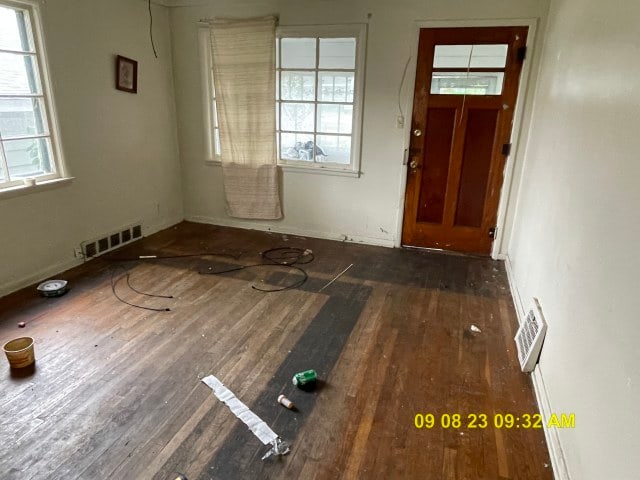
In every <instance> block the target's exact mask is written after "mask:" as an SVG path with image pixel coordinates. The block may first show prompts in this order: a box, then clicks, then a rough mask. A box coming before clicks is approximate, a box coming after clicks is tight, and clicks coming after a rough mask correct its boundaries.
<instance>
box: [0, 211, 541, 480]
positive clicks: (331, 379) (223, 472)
mask: <svg viewBox="0 0 640 480" xmlns="http://www.w3.org/2000/svg"><path fill="white" fill-rule="evenodd" d="M277 246H296V247H302V248H309V249H312V250H313V252H314V254H315V257H316V258H315V261H314V262H313V263H311V264H309V265H306V266H305V269H306V270H307V272H308V274H309V277H310V278H309V280H308V282H307V283H305V284H304V285H303V286H302V287H301V288H299V289H294V290H288V291H284V292H278V293H263V292H259V291H256V290H254V289H252V288H251V287H252V285H258V286H263V287H264V286H270V285H286V284H287V283H290V282H292V281H295V280H296V279H297V278H299V273H298V272H290V271H287V270H285V269H283V268H281V267H274V268H264V269H262V268H257V269H247V270H243V271H240V272H235V273H230V274H226V275H224V276H215V275H200V274H199V273H198V272H199V271H201V270H206V269H207V268H209V267H213V268H214V269H220V268H224V267H229V266H233V265H238V264H251V263H257V262H260V255H259V252H261V251H264V250H266V249H268V248H271V247H277ZM202 251H218V252H220V251H225V252H227V253H237V252H243V255H242V256H241V257H240V258H239V259H238V260H234V259H232V258H225V257H217V258H211V257H192V258H177V259H163V260H154V261H146V262H125V263H119V264H118V265H122V266H123V267H124V268H126V269H128V271H129V272H130V274H131V276H130V280H131V285H133V286H134V287H135V288H136V289H138V290H142V291H145V292H153V293H158V294H162V295H173V296H174V297H175V298H172V299H163V298H148V297H144V296H142V295H139V294H137V293H135V292H133V291H131V290H129V289H128V288H127V287H126V283H125V282H124V280H123V281H121V282H120V283H119V284H118V292H119V293H120V294H121V296H122V297H124V298H125V299H127V300H128V301H131V302H134V303H139V304H142V305H146V306H150V307H158V308H164V307H168V308H171V311H169V312H151V311H145V310H140V309H136V308H132V307H129V306H127V305H125V304H123V303H120V302H118V301H117V300H116V299H115V298H114V296H113V294H112V291H111V275H112V270H113V268H114V267H113V266H114V263H112V262H108V261H105V260H103V259H100V258H99V259H95V260H92V261H90V262H87V263H85V264H84V265H83V266H81V267H78V268H76V269H73V270H71V271H69V272H66V273H64V274H61V275H60V277H61V278H65V279H67V280H69V281H70V285H71V290H70V292H69V293H68V294H66V295H65V296H63V297H61V298H55V299H45V298H40V297H38V296H36V295H35V290H34V289H33V288H29V289H25V290H23V291H20V292H17V293H15V294H13V295H10V296H8V297H5V298H3V299H0V341H2V343H3V344H4V343H5V342H6V341H8V340H9V339H11V338H14V337H17V336H22V335H30V336H32V337H34V338H35V342H36V357H37V367H36V370H35V372H33V373H32V374H31V375H26V376H17V375H15V374H12V373H10V369H9V367H8V364H7V363H6V362H4V361H3V363H2V365H0V478H2V479H5V480H8V479H20V480H26V479H58V478H59V479H65V480H69V479H75V478H82V479H110V478H118V479H151V478H153V479H159V480H164V479H170V480H171V479H174V478H175V477H176V476H177V473H178V472H181V473H184V474H186V475H187V477H188V478H189V479H190V480H193V479H209V478H216V479H223V480H231V479H253V478H269V479H280V478H281V479H305V480H306V479H315V478H317V479H336V478H345V479H434V480H439V479H469V480H475V479H491V480H495V479H551V478H552V472H551V469H550V467H549V466H548V465H549V463H550V461H549V457H548V452H547V448H546V444H545V442H544V435H543V432H542V430H529V429H523V428H519V429H516V428H513V429H497V428H495V427H494V426H493V424H492V416H493V415H494V414H495V413H513V414H514V415H522V414H525V413H529V414H533V413H536V412H537V411H538V409H537V406H536V403H535V400H534V394H533V390H532V385H531V381H530V379H529V377H528V376H526V375H524V374H522V373H521V372H520V370H519V367H518V363H517V358H516V354H515V348H514V343H513V336H514V333H515V329H516V325H517V322H516V318H515V312H514V309H513V305H512V302H511V299H510V295H509V291H508V288H507V281H506V276H505V272H504V268H503V266H502V264H501V263H499V262H494V261H491V260H489V259H483V258H467V257H462V256H453V255H446V254H437V253H427V252H416V251H406V250H399V249H385V248H378V247H369V246H362V245H354V244H347V243H339V242H331V241H325V240H316V239H311V238H307V239H305V238H301V237H294V236H288V237H286V236H282V235H279V234H267V233H260V232H254V231H244V230H237V229H230V228H222V227H213V226H205V225H198V224H193V223H182V224H180V225H178V226H177V227H174V228H171V229H168V230H165V231H163V232H161V233H159V234H156V235H153V236H151V237H149V238H145V239H144V240H142V241H140V242H137V243H136V244H133V245H131V246H129V247H127V249H123V250H121V251H118V252H116V254H117V255H118V256H121V257H122V256H127V255H133V254H136V255H137V254H145V253H157V254H164V255H171V254H184V253H195V252H202ZM351 263H353V264H354V266H353V267H352V268H351V269H350V270H349V271H348V272H347V273H346V274H345V275H344V276H343V277H341V278H340V279H339V280H338V281H336V282H335V283H334V284H333V285H331V286H330V287H328V288H326V289H325V290H323V291H322V292H321V293H318V292H319V290H320V289H321V288H322V286H323V285H325V284H326V283H327V281H328V280H329V279H331V278H333V277H334V276H335V275H336V274H337V273H338V272H340V271H342V270H343V269H344V268H345V267H347V266H348V265H349V264H351ZM120 274H121V270H118V271H117V272H116V278H117V276H119V275H120ZM21 321H24V322H26V323H27V326H26V328H18V326H17V324H18V322H21ZM472 324H474V325H476V326H478V327H479V328H480V329H481V333H473V332H471V331H470V326H471V325H472ZM307 368H315V369H316V370H317V371H318V373H319V375H320V378H321V379H322V380H323V382H322V383H321V384H320V385H319V388H318V389H317V390H316V391H315V392H311V393H309V392H302V391H299V390H297V389H296V387H294V386H293V385H291V376H292V375H293V374H294V373H295V372H297V371H300V370H305V369H307ZM210 374H213V375H216V376H217V377H218V378H220V379H221V380H222V381H223V382H224V383H225V384H226V385H227V386H228V387H229V388H230V389H231V390H232V391H233V392H234V393H235V394H236V395H237V396H238V397H239V398H240V399H241V400H243V401H244V402H245V403H246V404H247V405H248V406H249V407H250V408H252V410H253V411H254V412H256V413H257V414H258V415H259V416H261V417H262V418H263V419H264V420H265V421H266V422H267V423H268V424H269V425H270V426H271V427H272V428H273V430H274V431H276V432H277V433H278V434H280V435H281V436H282V437H283V438H285V439H286V440H288V441H289V442H290V443H291V446H292V447H291V453H290V454H289V455H287V456H285V457H282V458H279V459H276V460H267V461H262V460H260V457H261V455H262V454H263V453H264V451H265V447H264V446H262V444H261V443H260V442H259V441H258V440H257V439H256V438H255V437H254V436H253V435H252V434H251V433H250V432H249V431H248V430H247V428H246V427H245V426H244V425H243V424H241V423H240V422H239V420H238V419H237V418H236V417H234V416H233V415H232V414H231V413H230V411H229V410H228V409H227V407H226V406H224V405H223V404H221V403H220V402H219V401H218V400H217V399H216V398H215V396H214V395H213V394H212V392H211V390H210V389H209V388H208V387H207V386H206V385H204V384H203V383H201V382H200V379H201V378H202V377H204V376H207V375H210ZM281 392H282V393H285V394H286V395H288V396H289V398H290V399H291V400H293V402H294V403H296V404H297V405H298V408H299V411H298V412H292V411H289V410H286V409H284V408H283V407H281V406H280V405H278V404H277V403H276V398H277V396H278V394H280V393H281ZM417 413H422V414H428V413H432V414H434V415H435V416H436V419H437V424H436V426H435V427H434V428H432V429H417V428H416V427H415V426H414V417H415V415H416V414H417ZM456 413H457V414H461V415H462V422H463V425H462V428H457V429H454V428H448V429H445V428H442V427H441V426H440V424H439V419H440V418H441V416H442V415H443V414H456ZM472 413H475V414H486V415H487V416H488V418H489V422H490V424H489V425H488V427H487V428H484V429H483V428H477V429H469V428H466V423H467V415H468V414H472Z"/></svg>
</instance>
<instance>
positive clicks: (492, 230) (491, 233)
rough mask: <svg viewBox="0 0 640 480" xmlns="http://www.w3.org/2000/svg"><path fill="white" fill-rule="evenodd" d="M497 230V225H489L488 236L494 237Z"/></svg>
mask: <svg viewBox="0 0 640 480" xmlns="http://www.w3.org/2000/svg"><path fill="white" fill-rule="evenodd" d="M497 231H498V227H491V228H490V229H489V238H492V239H494V240H495V239H496V232H497Z"/></svg>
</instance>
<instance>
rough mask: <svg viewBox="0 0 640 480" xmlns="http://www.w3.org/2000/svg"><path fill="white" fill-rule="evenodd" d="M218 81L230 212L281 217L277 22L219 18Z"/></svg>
mask: <svg viewBox="0 0 640 480" xmlns="http://www.w3.org/2000/svg"><path fill="white" fill-rule="evenodd" d="M210 25H211V47H212V53H213V54H212V58H213V62H212V63H213V78H214V82H215V89H216V105H217V112H218V127H219V129H220V130H219V132H220V147H221V156H222V173H223V181H224V193H225V198H226V202H227V213H228V214H229V215H230V216H232V217H238V218H254V219H270V220H272V219H277V218H281V217H282V210H281V208H280V196H279V192H278V172H277V166H276V143H275V142H276V140H275V131H276V116H275V44H276V37H275V35H276V19H275V18H274V17H267V18H259V19H243V20H231V19H214V20H212V21H211V22H210Z"/></svg>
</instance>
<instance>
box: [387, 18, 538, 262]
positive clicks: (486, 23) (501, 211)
mask: <svg viewBox="0 0 640 480" xmlns="http://www.w3.org/2000/svg"><path fill="white" fill-rule="evenodd" d="M538 22H539V19H538V18H522V19H518V18H516V19H494V20H486V19H482V20H429V21H423V20H417V21H415V22H413V28H414V33H413V44H412V46H411V53H410V55H411V57H410V59H409V63H408V65H409V66H408V68H407V77H408V81H407V83H406V87H405V88H406V92H407V93H405V94H404V97H403V98H401V99H400V100H401V101H404V102H405V105H409V107H408V109H407V112H406V114H405V116H404V118H405V124H404V139H403V140H404V147H403V148H404V149H405V150H404V151H405V153H404V158H403V165H402V175H401V176H400V196H399V199H398V206H397V208H398V220H397V224H396V241H395V245H394V246H395V247H401V246H402V223H403V220H404V201H405V195H406V191H407V163H408V162H407V152H408V149H409V142H410V141H411V119H412V118H413V94H414V89H415V80H416V69H417V58H418V44H419V40H420V29H421V28H466V27H529V31H528V34H527V43H526V46H527V58H526V60H525V62H524V64H523V66H522V72H521V74H520V85H519V87H518V97H517V100H516V105H515V110H514V114H513V128H512V130H511V154H510V155H509V157H508V158H507V160H506V162H505V167H504V178H503V181H502V189H501V191H500V200H499V202H498V217H497V221H496V227H497V230H498V234H497V236H496V238H495V239H494V241H493V245H492V246H491V258H493V259H494V260H497V259H504V258H505V256H506V255H504V254H501V253H500V251H501V250H502V246H503V243H504V241H505V238H504V229H505V225H506V220H507V213H508V211H509V209H510V208H513V207H515V203H516V201H515V200H516V199H511V201H510V197H511V191H512V190H513V187H514V185H513V183H514V181H515V175H514V166H515V163H516V160H520V159H522V158H524V151H525V150H526V143H527V141H526V139H527V137H528V136H527V135H523V136H522V137H523V138H522V140H521V135H522V132H521V130H522V123H523V120H524V110H525V105H526V104H527V103H528V101H529V99H530V98H532V97H533V95H534V91H533V90H534V88H531V91H529V89H530V87H529V80H530V79H531V77H532V73H531V72H532V69H533V63H534V62H532V61H531V59H532V52H533V46H534V45H535V41H536V28H537V26H538ZM536 71H537V70H536ZM516 188H518V187H516Z"/></svg>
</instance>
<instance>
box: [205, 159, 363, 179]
mask: <svg viewBox="0 0 640 480" xmlns="http://www.w3.org/2000/svg"><path fill="white" fill-rule="evenodd" d="M204 163H205V165H207V166H210V167H220V166H222V162H219V161H216V160H205V162H204ZM278 167H280V169H281V170H282V171H283V172H293V173H312V174H316V175H330V176H334V177H354V178H359V177H360V176H361V175H362V172H354V171H352V170H341V169H338V168H327V167H305V166H297V165H282V164H279V165H278Z"/></svg>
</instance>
